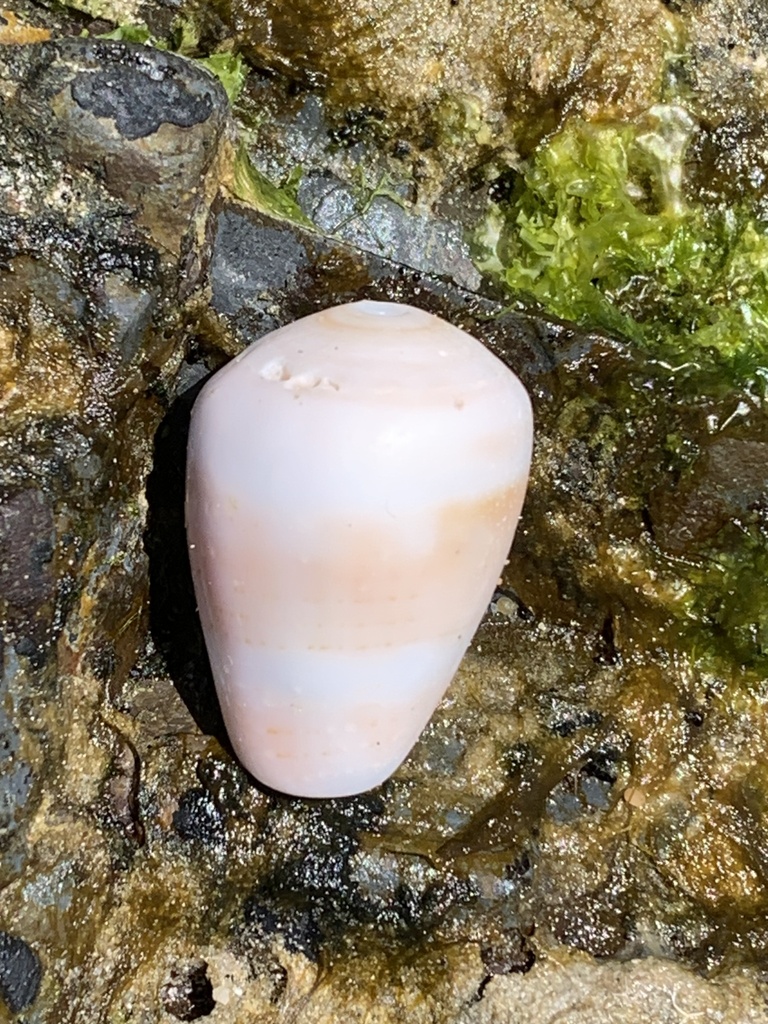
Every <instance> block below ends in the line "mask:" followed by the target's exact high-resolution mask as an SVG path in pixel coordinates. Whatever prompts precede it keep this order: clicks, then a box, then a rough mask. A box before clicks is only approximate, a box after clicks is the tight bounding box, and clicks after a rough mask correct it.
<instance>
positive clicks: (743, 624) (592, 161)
mask: <svg viewBox="0 0 768 1024" xmlns="http://www.w3.org/2000/svg"><path fill="white" fill-rule="evenodd" d="M693 131H694V126H693V123H692V122H691V121H690V119H689V118H688V116H687V114H686V113H685V112H684V111H683V110H682V109H681V108H680V107H677V106H659V107H657V108H654V110H653V111H651V112H650V114H649V117H648V120H647V122H646V123H645V124H642V125H628V124H622V125H615V124H587V123H584V122H581V121H576V122H571V123H570V124H569V125H568V126H567V127H566V128H565V129H564V130H563V131H562V132H561V133H560V134H558V135H556V136H555V137H553V138H552V139H551V140H549V141H548V142H547V143H545V144H543V145H542V146H540V147H539V149H538V150H537V151H536V152H535V153H534V155H533V157H532V158H531V160H530V161H529V162H528V164H527V166H526V167H525V168H523V169H521V171H520V173H519V174H518V175H517V177H516V179H515V182H514V184H513V187H512V190H511V193H510V195H509V196H508V198H507V199H506V200H505V201H503V202H500V203H498V204H496V205H494V207H493V208H492V210H491V212H490V214H489V217H488V218H487V220H486V222H485V224H484V225H483V227H482V229H481V231H480V232H478V235H477V241H478V242H479V244H480V246H481V248H482V250H483V253H484V256H483V259H482V263H481V265H482V266H483V267H484V269H486V270H489V271H491V272H492V273H493V274H495V275H497V276H499V277H501V279H502V280H503V281H504V282H505V284H506V285H507V286H508V288H509V289H510V291H511V292H512V293H513V294H515V295H517V296H522V297H523V298H527V299H529V300H530V299H531V298H533V299H534V300H536V302H538V303H539V304H540V305H541V306H542V307H543V308H544V309H545V310H546V311H547V312H549V313H551V314H554V315H556V316H558V317H562V318H564V319H567V320H573V321H575V322H577V323H579V324H581V325H583V326H587V327H589V328H602V329H604V330H605V331H607V332H608V333H610V334H612V335H614V336H620V337H622V336H623V337H624V338H626V339H628V340H629V342H630V344H631V345H633V346H636V348H637V349H638V350H639V351H641V352H642V353H644V358H645V359H646V365H647V367H648V370H649V373H651V374H652V375H654V376H656V377H657V378H659V379H660V380H663V381H664V385H665V388H666V390H667V393H668V395H669V396H670V401H671V402H672V403H673V404H675V403H677V402H681V403H691V402H693V403H698V404H701V403H703V402H704V401H706V400H709V399H712V400H713V401H714V400H718V401H721V402H722V401H726V402H727V401H731V402H732V404H733V407H734V409H736V411H735V412H734V413H733V418H735V419H738V420H739V423H737V424H736V427H737V429H739V430H741V434H739V436H747V437H752V438H755V439H758V440H760V439H762V440H765V438H766V431H765V421H766V405H767V404H768V230H767V228H766V225H765V224H763V223H761V222H760V221H759V220H758V218H757V217H756V216H755V215H754V214H753V212H752V211H751V210H750V207H749V201H748V197H745V199H744V201H743V204H742V205H740V206H732V205H731V206H728V205H726V204H725V203H722V204H706V203H704V202H702V201H699V200H698V199H697V198H696V197H692V196H690V195H689V194H687V190H686V176H685V160H686V155H687V152H688V149H689V142H690V140H691V137H692V134H693ZM658 415H660V416H662V417H663V416H673V415H674V413H667V412H664V411H660V412H659V414H658ZM617 418H618V419H621V414H619V413H618V412H617ZM725 425H727V423H726V424H723V423H722V421H721V422H720V423H718V424H717V426H716V427H713V428H712V429H713V431H714V432H715V434H718V435H719V433H720V431H721V430H722V429H723V426H725ZM745 430H746V434H745V433H744V431H745ZM679 443H680V438H679V437H678V436H673V435H670V436H669V437H668V438H667V447H668V449H669V451H670V453H674V451H675V445H676V444H679ZM708 443H709V442H708V441H707V438H706V437H697V438H695V439H693V443H692V450H693V451H694V452H695V451H699V450H703V448H705V447H706V445H707V444H708ZM766 447H767V450H768V446H766ZM682 468H683V476H682V481H683V484H684V481H685V479H686V477H685V473H686V472H690V474H691V478H693V479H695V478H696V474H697V473H700V472H701V470H700V468H699V466H698V465H696V463H695V461H692V460H690V459H689V460H688V465H687V468H686V467H682ZM766 476H767V477H768V468H767V470H766ZM766 494H768V491H767V492H766ZM764 505H765V497H764V498H763V500H762V501H758V502H757V504H756V505H754V506H753V507H750V508H749V509H747V510H746V511H744V512H743V514H741V513H740V514H738V515H737V514H735V513H733V514H731V517H730V521H727V522H725V523H724V524H723V525H722V526H721V527H720V528H719V529H718V530H717V532H716V533H715V534H714V535H713V536H709V537H708V538H707V539H706V540H703V541H700V542H696V543H694V544H693V545H692V546H691V547H690V548H689V549H688V550H686V551H685V552H683V553H681V554H680V555H679V556H678V557H673V558H671V559H670V558H669V557H668V556H667V555H665V554H664V553H663V552H662V551H660V552H659V556H658V557H659V558H660V560H661V562H662V563H663V566H664V570H665V571H666V572H671V573H672V574H673V575H676V576H678V578H679V579H680V580H681V582H684V583H685V587H684V588H683V589H684V592H685V594H686V597H685V599H684V600H682V601H681V602H680V604H679V605H678V607H677V609H676V611H675V614H676V615H678V616H679V617H678V620H677V626H676V628H675V631H674V632H675V635H676V636H677V638H678V640H679V641H680V642H682V643H684V645H685V646H686V647H687V648H688V650H689V651H691V652H692V653H693V656H694V660H695V661H697V662H698V663H699V664H702V665H704V666H709V667H713V668H719V669H723V668H725V666H728V665H730V666H731V667H732V668H738V669H741V668H744V669H747V670H751V672H750V674H752V673H754V672H756V673H757V675H758V677H760V676H762V677H763V678H764V677H765V673H766V670H768V509H766V508H765V507H764Z"/></svg>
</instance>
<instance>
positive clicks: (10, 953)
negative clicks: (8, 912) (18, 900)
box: [0, 931, 43, 1013]
mask: <svg viewBox="0 0 768 1024" xmlns="http://www.w3.org/2000/svg"><path fill="white" fill-rule="evenodd" d="M42 977H43V965H42V964H41V963H40V958H39V957H38V955H37V953H35V951H34V950H33V949H32V948H31V946H29V945H27V943H26V942H25V941H24V940H23V939H20V938H19V937H18V936H16V935H9V934H8V932H3V931H0V996H2V998H3V999H4V1000H5V1002H6V1005H7V1006H8V1009H9V1010H10V1011H11V1013H21V1011H22V1010H26V1009H27V1008H28V1007H30V1006H31V1005H32V1003H34V1001H35V999H36V998H37V994H38V992H39V991H40V982H41V981H42Z"/></svg>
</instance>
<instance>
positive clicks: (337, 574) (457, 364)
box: [186, 301, 532, 797]
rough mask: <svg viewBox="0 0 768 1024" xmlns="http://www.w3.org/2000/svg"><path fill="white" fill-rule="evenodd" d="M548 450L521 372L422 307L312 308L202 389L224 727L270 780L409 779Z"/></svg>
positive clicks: (196, 541) (338, 784)
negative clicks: (396, 774) (422, 736)
mask: <svg viewBox="0 0 768 1024" xmlns="http://www.w3.org/2000/svg"><path fill="white" fill-rule="evenodd" d="M531 444H532V417H531V406H530V402H529V400H528V396H527V394H526V392H525V389H524V388H523V386H522V384H521V383H520V381H519V380H518V379H517V377H515V375H514V374H513V373H511V372H510V371H509V370H508V369H507V368H506V367H505V366H504V365H503V363H501V362H500V361H499V360H498V359H497V358H496V357H495V356H493V355H492V354H491V353H490V352H489V351H488V350H487V349H485V348H484V347H483V346H482V345H481V344H480V343H479V342H478V341H476V340H475V339H474V338H472V337H471V336H470V335H468V334H466V333H465V332H464V331H461V330H459V329H458V328H455V327H452V326H451V325H450V324H448V323H445V322H444V321H442V320H440V319H438V318H437V317H435V316H432V315H431V314H429V313H425V312H423V311H422V310H419V309H415V308H413V307H412V306H404V305H398V304H395V303H384V302H367V301H366V302H356V303H352V304H350V305H346V306H337V307H335V308H333V309H328V310H325V311H324V312H322V313H315V314H314V315H312V316H309V317H306V318H305V319H303V320H299V321H297V322H295V323H293V324H291V325H289V326H288V327H284V328H282V329H280V330H278V331H275V332H274V333H272V334H269V335H267V336H266V337H265V338H264V339H262V340H261V341H260V342H258V343H257V344H256V345H253V346H252V347H250V348H248V349H247V350H246V351H245V352H243V353H242V354H241V355H240V356H238V357H237V358H236V359H235V360H233V361H232V362H231V363H229V364H228V365H227V366H226V367H225V368H224V369H222V370H221V371H220V372H219V373H217V374H216V375H215V377H213V378H212V379H211V381H210V382H209V383H208V384H207V385H206V387H205V388H204V389H203V391H202V392H201V394H200V396H199V398H198V400H197V402H196V403H195V407H194V410H193V416H192V426H191V433H190V440H189V452H188V473H187V508H186V514H187V530H188V539H189V548H190V559H191V564H192V572H193V578H194V583H195V591H196V594H197V599H198V605H199V610H200V618H201V620H202V625H203V630H204V632H205V638H206V643H207V646H208V653H209V655H210V660H211V666H212V669H213V674H214V678H215V682H216V688H217V692H218V696H219V700H220V702H221V706H222V711H223V713H224V719H225V722H226V725H227V730H228V732H229V736H230V739H231V741H232V745H233V747H234V749H235V751H236V753H237V755H238V757H239V758H240V760H241V761H242V763H243V765H244V766H245V767H246V768H247V769H248V770H249V771H250V772H252V773H253V774H254V775H255V776H256V777H257V778H258V779H259V780H261V781H262V782H263V783H265V784H267V785H268V786H270V787H272V788H274V789H277V790H281V791H283V792H286V793H292V794H295V795H299V796H308V797H331V796H344V795H349V794H352V793H359V792H363V791H364V790H367V789H370V788H371V787H373V786H376V785H377V784H379V783H381V782H383V781H384V780H385V779H386V778H387V777H388V776H389V775H390V774H391V773H392V772H393V771H394V770H395V768H397V766H398V765H399V764H400V763H401V761H402V760H403V759H404V758H405V756H406V755H407V754H408V752H409V750H410V749H411V747H412V745H413V744H414V742H415V741H416V739H417V738H418V736H419V733H420V732H421V730H422V729H423V728H424V726H425V725H426V723H427V721H428V720H429V717H430V715H431V714H432V712H433V711H434V709H435V707H436V706H437V704H438V702H439V701H440V699H441V697H442V696H443V694H444V693H445V690H446V688H447V687H448V684H449V683H450V681H451V679H452V677H453V675H454V673H455V672H456V669H457V667H458V665H459V662H460V660H461V658H462V656H463V654H464V652H465V650H466V648H467V646H468V644H469V642H470V641H471V639H472V635H473V633H474V631H475V629H476V628H477V626H478V623H479V622H480V619H481V617H482V615H483V613H484V611H485V609H486V607H487V605H488V602H489V600H490V598H491V596H492V594H493V590H494V587H495V585H496V583H497V581H498V578H499V574H500V572H501V569H502V567H503V564H504V561H505V559H506V557H507V554H508V551H509V547H510V545H511V543H512V538H513V536H514V532H515V527H516V525H517V520H518V517H519V514H520V509H521V506H522V503H523V497H524V494H525V487H526V482H527V477H528V468H529V463H530V455H531Z"/></svg>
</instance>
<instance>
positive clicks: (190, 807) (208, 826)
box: [173, 788, 225, 847]
mask: <svg viewBox="0 0 768 1024" xmlns="http://www.w3.org/2000/svg"><path fill="white" fill-rule="evenodd" d="M173 827H174V828H175V830H176V832H177V833H178V834H179V835H180V836H181V838H182V839H196V840H197V841H198V842H200V843H202V844H203V845H204V846H211V847H217V846H220V844H221V843H222V841H223V839H224V835H225V831H224V823H223V821H222V817H221V812H220V811H219V809H218V807H217V806H216V803H215V802H214V800H213V798H212V796H211V795H210V793H208V792H207V791H206V790H205V789H200V788H195V789H188V790H187V791H186V792H185V793H183V794H182V796H181V798H180V800H179V807H178V810H177V811H176V813H175V814H174V816H173Z"/></svg>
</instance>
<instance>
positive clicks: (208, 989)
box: [160, 960, 216, 1020]
mask: <svg viewBox="0 0 768 1024" xmlns="http://www.w3.org/2000/svg"><path fill="white" fill-rule="evenodd" d="M207 972H208V964H207V963H206V962H205V961H204V960H193V961H192V962H191V963H188V964H184V965H180V966H177V967H174V968H173V969H172V971H171V974H170V978H169V979H168V981H167V982H166V983H165V984H164V985H163V987H162V989H161V990H160V998H161V1000H162V1004H163V1009H164V1010H165V1011H166V1013H170V1014H171V1016H172V1017H175V1018H176V1019H177V1020H199V1019H200V1018H201V1017H208V1016H209V1015H210V1014H212V1013H213V1011H214V1009H215V1008H216V1003H215V1001H214V998H213V985H212V984H211V982H210V979H209V978H208V973H207Z"/></svg>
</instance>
